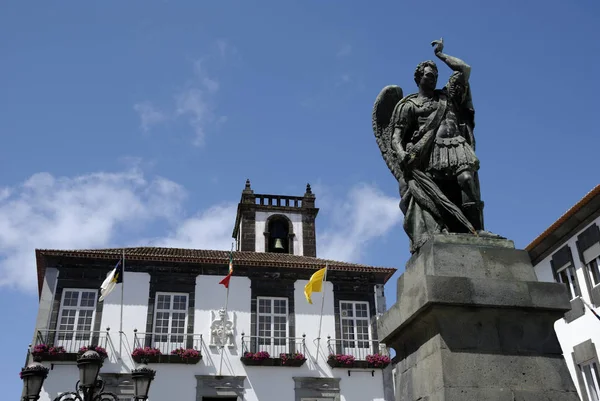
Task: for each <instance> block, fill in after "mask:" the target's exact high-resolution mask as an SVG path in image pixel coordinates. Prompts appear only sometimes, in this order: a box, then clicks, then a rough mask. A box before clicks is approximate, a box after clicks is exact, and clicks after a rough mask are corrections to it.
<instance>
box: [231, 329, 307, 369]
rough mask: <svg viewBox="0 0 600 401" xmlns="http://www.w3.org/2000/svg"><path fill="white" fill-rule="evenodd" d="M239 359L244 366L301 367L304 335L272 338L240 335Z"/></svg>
mask: <svg viewBox="0 0 600 401" xmlns="http://www.w3.org/2000/svg"><path fill="white" fill-rule="evenodd" d="M240 359H241V361H242V363H243V364H244V365H246V366H287V367H298V366H302V365H303V364H304V362H306V335H303V336H302V337H300V338H297V337H275V338H273V337H260V336H247V335H245V334H244V333H242V357H241V358H240Z"/></svg>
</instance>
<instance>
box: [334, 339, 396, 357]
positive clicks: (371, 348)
mask: <svg viewBox="0 0 600 401" xmlns="http://www.w3.org/2000/svg"><path fill="white" fill-rule="evenodd" d="M327 350H328V352H329V354H338V355H339V354H342V355H352V356H353V357H354V358H355V359H356V360H358V361H364V360H366V359H367V355H374V354H379V355H385V356H388V357H389V356H390V355H389V352H388V349H387V347H386V346H385V345H384V344H381V343H380V342H379V341H378V340H355V339H347V340H339V339H334V338H331V337H329V336H328V337H327Z"/></svg>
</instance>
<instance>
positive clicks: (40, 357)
mask: <svg viewBox="0 0 600 401" xmlns="http://www.w3.org/2000/svg"><path fill="white" fill-rule="evenodd" d="M31 355H32V356H33V359H34V360H37V361H39V362H41V361H49V362H74V361H76V360H77V356H78V355H77V353H75V352H66V351H65V348H64V347H62V346H60V345H59V346H56V347H55V346H53V345H47V344H38V345H36V346H35V347H33V350H32V351H31Z"/></svg>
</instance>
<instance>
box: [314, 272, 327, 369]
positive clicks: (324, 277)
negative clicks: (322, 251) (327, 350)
mask: <svg viewBox="0 0 600 401" xmlns="http://www.w3.org/2000/svg"><path fill="white" fill-rule="evenodd" d="M327 270H329V265H328V264H327V263H325V274H323V284H322V285H321V287H322V288H321V289H322V294H323V295H322V296H321V314H320V315H319V334H318V335H317V363H319V350H320V349H321V324H322V323H323V307H324V306H325V283H326V282H327Z"/></svg>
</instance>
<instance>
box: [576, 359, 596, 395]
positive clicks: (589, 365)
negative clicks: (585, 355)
mask: <svg viewBox="0 0 600 401" xmlns="http://www.w3.org/2000/svg"><path fill="white" fill-rule="evenodd" d="M579 367H580V369H581V376H582V377H583V384H584V386H585V392H586V394H587V395H588V400H589V401H600V383H599V382H600V372H599V371H598V360H596V359H592V360H591V361H588V362H586V363H582V364H581V365H579ZM586 370H587V372H589V376H591V378H592V380H591V383H590V382H589V378H588V376H587V375H586ZM590 388H593V389H594V391H595V396H592V394H591V392H590Z"/></svg>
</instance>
